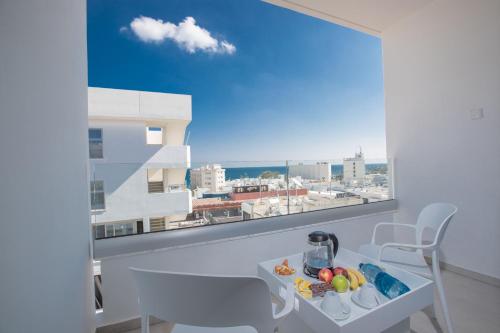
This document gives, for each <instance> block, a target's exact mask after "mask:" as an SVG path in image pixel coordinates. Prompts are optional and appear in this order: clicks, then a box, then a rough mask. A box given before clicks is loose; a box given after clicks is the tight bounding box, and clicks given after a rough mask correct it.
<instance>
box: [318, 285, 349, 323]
mask: <svg viewBox="0 0 500 333" xmlns="http://www.w3.org/2000/svg"><path fill="white" fill-rule="evenodd" d="M321 309H322V310H323V311H325V312H326V313H328V314H329V315H330V316H332V317H333V318H334V319H346V318H347V317H349V314H350V313H351V308H350V307H349V306H348V305H347V304H345V303H344V302H342V300H341V299H340V296H339V294H338V293H336V292H334V291H327V292H326V294H325V296H324V297H323V301H322V302H321Z"/></svg>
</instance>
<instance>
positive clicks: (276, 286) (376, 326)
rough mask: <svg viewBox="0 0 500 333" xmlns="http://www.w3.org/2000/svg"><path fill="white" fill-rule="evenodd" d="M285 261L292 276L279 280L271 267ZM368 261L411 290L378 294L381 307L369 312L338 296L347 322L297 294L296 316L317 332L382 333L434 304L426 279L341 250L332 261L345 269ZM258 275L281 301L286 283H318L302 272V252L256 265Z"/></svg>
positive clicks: (345, 296) (348, 294) (316, 300)
mask: <svg viewBox="0 0 500 333" xmlns="http://www.w3.org/2000/svg"><path fill="white" fill-rule="evenodd" d="M284 259H288V261H289V265H290V266H292V267H293V268H295V269H296V273H295V274H293V275H291V276H287V277H281V276H278V275H277V274H275V273H274V266H275V265H276V264H281V262H282V261H283V260H284ZM367 262H369V263H373V264H376V265H378V266H380V267H382V268H384V269H385V271H386V272H387V273H389V274H391V275H392V276H394V277H396V278H397V279H399V280H400V281H402V282H404V283H405V284H406V285H407V286H408V287H410V291H409V292H408V293H406V294H404V295H401V296H399V297H397V298H395V299H392V300H390V299H388V298H386V297H384V296H382V295H380V296H381V301H382V304H381V305H379V306H377V307H376V308H373V309H370V310H369V309H364V308H361V307H359V306H357V305H356V304H355V303H353V302H352V300H351V293H352V292H351V291H347V292H345V293H341V294H340V296H341V298H342V300H343V301H344V302H346V303H347V304H349V306H350V307H351V316H350V317H349V318H348V319H345V320H340V321H337V320H334V319H333V318H331V317H330V316H329V315H328V314H327V313H325V312H324V311H323V310H321V308H320V303H321V298H313V299H306V298H304V297H302V295H300V294H299V293H296V299H295V311H296V313H297V315H298V317H299V318H301V319H302V320H303V321H304V322H305V323H306V324H307V325H308V326H309V327H310V328H312V329H313V330H314V331H316V332H332V333H337V332H338V333H359V332H382V331H384V330H386V329H388V328H390V327H392V326H394V325H396V324H398V323H400V322H401V321H403V320H405V319H406V318H408V317H409V316H410V315H412V314H413V313H415V312H417V311H419V310H421V309H423V308H425V307H427V306H429V305H431V304H432V303H433V299H434V293H433V288H434V283H433V282H432V281H431V280H429V279H426V278H423V277H421V276H418V275H415V274H413V273H410V272H407V271H405V270H402V269H399V268H396V267H393V266H391V265H388V264H386V263H380V262H378V261H376V260H373V259H370V258H367V257H365V256H363V255H361V254H358V253H356V252H352V251H349V250H346V249H343V248H340V249H339V251H338V253H337V256H336V258H335V266H342V267H344V268H347V267H356V268H357V267H359V264H360V263H367ZM258 274H259V276H260V277H261V278H263V279H264V280H265V281H266V282H267V284H268V285H269V288H270V289H271V292H272V293H273V294H274V295H275V296H276V297H279V298H281V296H280V291H281V294H283V291H284V286H285V285H286V283H287V282H292V283H293V281H294V279H295V278H297V277H302V278H303V279H306V280H309V281H314V282H319V281H318V280H315V279H313V278H310V277H308V276H306V275H305V274H304V273H303V272H302V253H300V254H294V255H290V256H287V257H282V258H276V259H273V260H269V261H265V262H262V263H260V264H259V266H258Z"/></svg>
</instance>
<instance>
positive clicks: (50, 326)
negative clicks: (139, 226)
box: [0, 0, 94, 333]
mask: <svg viewBox="0 0 500 333" xmlns="http://www.w3.org/2000/svg"><path fill="white" fill-rule="evenodd" d="M0 152H1V156H2V157H1V163H0V174H1V175H2V176H1V177H0V199H1V200H0V212H1V217H0V224H1V227H2V228H1V232H0V270H1V275H0V295H1V298H0V332H5V333H10V332H23V333H29V332H75V333H76V332H82V333H84V332H85V333H88V332H92V331H93V321H94V316H93V291H92V284H91V282H92V275H91V260H90V230H89V213H88V210H89V197H88V175H87V158H88V146H87V50H86V2H85V1H84V0H50V1H38V0H23V1H8V0H7V1H5V0H2V1H0Z"/></svg>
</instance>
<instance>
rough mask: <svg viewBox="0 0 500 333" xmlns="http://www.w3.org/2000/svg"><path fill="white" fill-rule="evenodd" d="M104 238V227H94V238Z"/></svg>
mask: <svg viewBox="0 0 500 333" xmlns="http://www.w3.org/2000/svg"><path fill="white" fill-rule="evenodd" d="M104 237H106V233H105V230H104V225H98V226H96V227H95V238H96V239H100V238H104Z"/></svg>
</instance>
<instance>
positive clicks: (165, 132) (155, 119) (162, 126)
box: [88, 88, 192, 239]
mask: <svg viewBox="0 0 500 333" xmlns="http://www.w3.org/2000/svg"><path fill="white" fill-rule="evenodd" d="M88 102H89V104H88V105H89V106H88V122H89V131H88V132H89V157H90V199H91V200H90V201H91V210H92V227H93V231H94V235H95V238H96V239H98V238H104V237H113V236H122V235H128V234H136V233H142V232H148V231H159V230H165V229H169V228H170V226H169V223H170V222H172V221H179V220H184V219H185V218H186V216H187V215H188V214H190V213H191V212H192V206H191V191H189V190H188V189H186V187H185V184H184V180H185V177H186V171H187V169H188V168H189V167H190V163H191V162H190V159H191V153H190V147H189V146H187V145H185V144H184V132H185V130H186V127H187V126H188V124H189V123H190V122H191V96H189V95H177V94H165V93H153V92H145V91H133V90H119V89H105V88H89V89H88Z"/></svg>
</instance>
